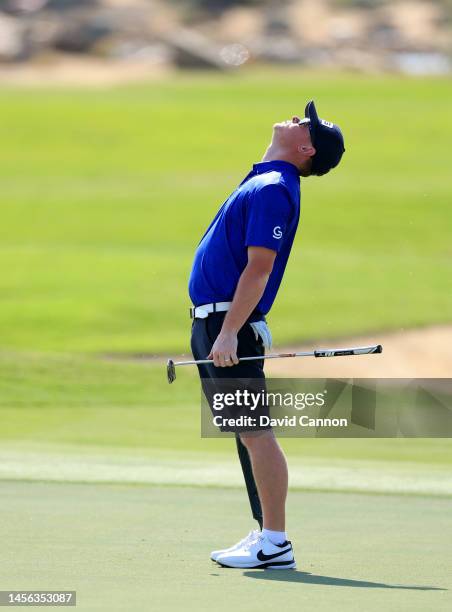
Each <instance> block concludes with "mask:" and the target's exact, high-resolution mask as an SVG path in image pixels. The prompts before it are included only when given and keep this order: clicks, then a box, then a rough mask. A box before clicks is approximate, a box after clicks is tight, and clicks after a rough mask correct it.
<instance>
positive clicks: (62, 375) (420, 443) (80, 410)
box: [0, 352, 452, 466]
mask: <svg viewBox="0 0 452 612" xmlns="http://www.w3.org/2000/svg"><path fill="white" fill-rule="evenodd" d="M0 372H1V376H0V418H1V423H2V427H1V429H0V442H2V443H3V445H6V446H5V448H7V447H8V446H7V445H12V447H13V448H15V447H16V446H17V444H19V445H20V447H21V448H23V449H27V448H38V449H39V448H43V449H44V450H45V449H47V448H49V447H50V448H53V447H56V448H58V446H59V445H63V446H64V447H65V450H67V448H68V447H72V448H73V449H74V452H79V453H80V454H83V453H84V452H87V451H88V449H89V448H91V449H92V451H93V452H100V453H102V452H105V453H106V454H108V455H113V454H114V453H115V449H118V451H120V450H122V451H123V452H129V453H130V452H132V453H141V454H143V455H144V456H149V457H151V458H153V457H154V458H155V459H156V461H158V459H159V458H162V454H161V453H163V454H164V455H165V456H170V457H175V458H177V459H179V460H180V461H183V456H184V455H190V454H191V455H192V456H199V457H202V456H204V454H206V453H207V454H208V455H209V454H216V455H219V456H221V455H224V456H225V457H226V458H230V457H231V450H232V452H233V453H234V449H233V443H232V441H231V440H228V439H225V440H223V439H201V438H200V390H199V383H198V379H197V374H196V371H195V370H194V369H188V368H187V369H185V370H180V371H179V372H178V379H177V380H176V382H175V383H173V384H172V385H168V383H167V381H166V371H165V366H164V364H163V363H161V364H160V363H152V364H149V363H143V362H141V363H140V362H138V363H136V362H132V361H118V362H116V361H102V360H99V359H95V358H87V357H84V356H80V355H75V356H74V355H62V354H52V355H49V354H40V353H22V352H21V353H17V354H10V353H0ZM282 444H283V446H284V448H285V449H286V450H287V452H288V453H289V456H290V457H291V458H294V459H300V460H301V459H303V458H305V459H308V458H314V459H322V460H327V461H329V462H330V464H331V465H334V462H336V461H352V462H359V461H364V462H365V461H371V462H374V461H377V462H378V461H386V462H391V463H399V462H402V463H403V462H409V463H413V462H414V463H416V462H419V463H422V464H431V465H439V466H441V465H446V466H447V465H450V464H451V463H452V444H451V443H450V440H447V439H432V440H429V439H388V440H386V439H372V440H369V439H338V440H336V439H307V438H305V439H284V440H282ZM83 449H85V450H83ZM103 449H104V450H103ZM232 456H234V455H232ZM211 458H212V457H211Z"/></svg>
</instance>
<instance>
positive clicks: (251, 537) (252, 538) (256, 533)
mask: <svg viewBox="0 0 452 612" xmlns="http://www.w3.org/2000/svg"><path fill="white" fill-rule="evenodd" d="M260 534H261V532H260V531H258V530H257V529H253V531H250V532H249V534H248V535H247V536H246V538H243V540H240V542H239V543H238V544H236V547H237V548H241V547H242V546H243V547H245V546H247V545H248V544H250V543H251V542H256V541H257V538H258V537H259V536H260Z"/></svg>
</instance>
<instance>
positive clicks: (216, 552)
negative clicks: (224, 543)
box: [210, 529, 261, 561]
mask: <svg viewBox="0 0 452 612" xmlns="http://www.w3.org/2000/svg"><path fill="white" fill-rule="evenodd" d="M260 533H261V532H260V531H259V530H258V529H254V530H253V531H250V532H249V534H248V535H247V536H246V538H243V540H240V542H237V544H234V545H233V546H230V547H229V548H223V549H222V550H213V551H212V552H211V553H210V558H211V559H212V561H216V560H217V558H218V557H219V556H220V555H222V554H223V553H230V552H232V551H233V550H236V549H238V548H241V547H242V546H245V545H246V544H248V542H252V541H253V540H257V538H258V537H259V535H260Z"/></svg>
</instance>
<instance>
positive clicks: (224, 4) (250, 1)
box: [0, 0, 452, 12]
mask: <svg viewBox="0 0 452 612" xmlns="http://www.w3.org/2000/svg"><path fill="white" fill-rule="evenodd" d="M172 1H173V3H174V4H181V5H182V4H183V5H191V6H192V7H193V8H198V9H200V10H203V11H211V12H221V11H224V10H226V9H228V8H232V7H235V6H254V7H259V6H261V7H265V6H277V5H284V4H286V3H287V2H288V1H289V0H172ZM402 1H403V0H328V3H329V4H330V5H331V6H335V7H338V8H340V7H342V8H363V9H372V8H377V7H379V6H382V5H384V4H390V3H394V2H402ZM424 1H426V0H424ZM428 1H429V2H433V3H434V4H439V5H441V6H443V7H444V8H445V9H446V10H447V11H448V12H449V11H450V10H452V0H428ZM0 3H1V2H0Z"/></svg>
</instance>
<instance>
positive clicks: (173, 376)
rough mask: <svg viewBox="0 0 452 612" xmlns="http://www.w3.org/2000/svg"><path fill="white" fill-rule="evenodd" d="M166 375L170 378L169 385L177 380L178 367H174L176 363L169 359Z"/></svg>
mask: <svg viewBox="0 0 452 612" xmlns="http://www.w3.org/2000/svg"><path fill="white" fill-rule="evenodd" d="M166 374H167V376H168V382H169V384H171V383H172V382H174V381H175V380H176V366H175V365H174V361H173V360H172V359H168V363H167V364H166Z"/></svg>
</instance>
